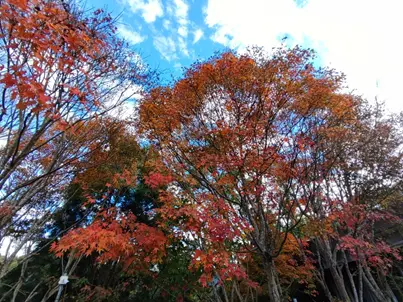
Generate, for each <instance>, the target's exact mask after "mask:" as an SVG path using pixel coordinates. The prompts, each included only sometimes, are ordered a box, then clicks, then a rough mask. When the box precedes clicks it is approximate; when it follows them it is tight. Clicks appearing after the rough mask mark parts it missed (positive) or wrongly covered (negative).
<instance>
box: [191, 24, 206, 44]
mask: <svg viewBox="0 0 403 302" xmlns="http://www.w3.org/2000/svg"><path fill="white" fill-rule="evenodd" d="M203 34H204V33H203V31H202V30H201V29H200V28H198V29H196V30H195V31H194V32H193V35H194V38H193V44H196V43H197V42H199V40H200V39H201V37H203Z"/></svg>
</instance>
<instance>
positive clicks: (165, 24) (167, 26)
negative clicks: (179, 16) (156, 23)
mask: <svg viewBox="0 0 403 302" xmlns="http://www.w3.org/2000/svg"><path fill="white" fill-rule="evenodd" d="M162 26H164V28H165V29H166V30H169V28H170V26H171V21H169V20H164V22H162Z"/></svg>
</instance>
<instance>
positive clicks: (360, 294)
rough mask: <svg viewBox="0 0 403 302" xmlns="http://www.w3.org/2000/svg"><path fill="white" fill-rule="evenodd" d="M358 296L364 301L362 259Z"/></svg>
mask: <svg viewBox="0 0 403 302" xmlns="http://www.w3.org/2000/svg"><path fill="white" fill-rule="evenodd" d="M358 296H359V300H360V302H364V291H363V286H362V266H361V262H360V261H358Z"/></svg>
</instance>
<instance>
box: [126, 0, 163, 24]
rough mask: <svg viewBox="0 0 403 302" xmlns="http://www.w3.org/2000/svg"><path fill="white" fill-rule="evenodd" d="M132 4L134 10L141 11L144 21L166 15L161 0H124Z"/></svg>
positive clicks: (135, 11)
mask: <svg viewBox="0 0 403 302" xmlns="http://www.w3.org/2000/svg"><path fill="white" fill-rule="evenodd" d="M124 1H125V2H126V3H127V4H129V5H130V9H131V10H132V12H134V13H137V12H140V13H141V16H142V17H143V19H144V21H146V22H147V23H152V22H154V21H155V20H156V19H157V18H158V17H162V16H163V15H164V9H163V6H162V3H161V0H124Z"/></svg>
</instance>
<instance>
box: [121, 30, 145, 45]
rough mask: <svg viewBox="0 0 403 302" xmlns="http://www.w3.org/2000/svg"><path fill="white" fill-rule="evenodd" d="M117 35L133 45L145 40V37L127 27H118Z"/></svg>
mask: <svg viewBox="0 0 403 302" xmlns="http://www.w3.org/2000/svg"><path fill="white" fill-rule="evenodd" d="M118 33H119V35H121V36H122V38H123V39H125V40H126V41H127V42H129V43H130V44H133V45H135V44H138V43H141V42H143V41H144V40H145V39H146V37H145V36H142V35H141V34H139V33H138V32H136V31H134V30H132V29H130V28H129V27H127V26H126V25H119V26H118Z"/></svg>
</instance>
